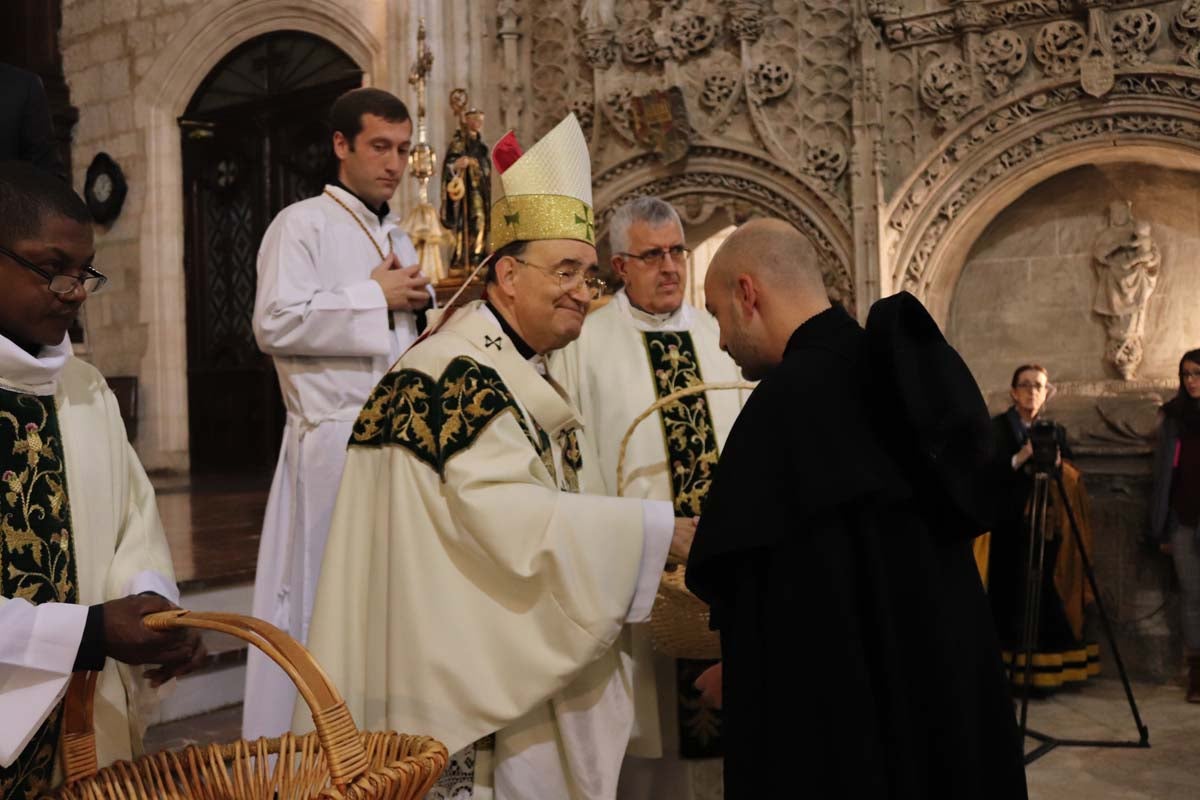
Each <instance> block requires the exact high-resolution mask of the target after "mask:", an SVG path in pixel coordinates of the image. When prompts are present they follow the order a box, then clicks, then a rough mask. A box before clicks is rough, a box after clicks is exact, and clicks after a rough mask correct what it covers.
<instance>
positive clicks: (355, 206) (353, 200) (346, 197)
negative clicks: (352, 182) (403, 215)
mask: <svg viewBox="0 0 1200 800" xmlns="http://www.w3.org/2000/svg"><path fill="white" fill-rule="evenodd" d="M325 191H326V192H328V193H329V194H331V195H333V196H334V197H336V198H337V199H338V200H341V201H342V202H343V203H345V204H346V208H348V209H350V211H351V213H353V214H355V215H357V216H359V217H361V218H362V219H363V220H364V221H366V222H369V223H371V224H372V225H374V226H378V227H389V226H395V225H398V224H399V221H398V219H397V217H396V212H395V211H392V210H389V211H388V214H387V216H386V217H384V218H383V222H382V223H381V222H380V221H379V215H378V214H376V213H375V212H374V211H372V210H371V209H370V208H368V207H367V204H366V203H364V202H363V201H362V200H360V199H359V198H358V195H356V194H354V193H353V192H348V191H346V190H345V189H343V188H342V187H340V186H335V185H334V184H332V183H327V184H325Z"/></svg>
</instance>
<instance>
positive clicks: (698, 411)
mask: <svg viewBox="0 0 1200 800" xmlns="http://www.w3.org/2000/svg"><path fill="white" fill-rule="evenodd" d="M644 336H645V339H646V352H647V353H648V354H649V356H650V372H651V378H652V379H653V380H654V389H655V392H656V393H657V394H658V397H659V398H660V399H661V398H663V397H666V396H667V395H669V394H671V393H673V392H677V391H679V390H680V389H687V388H689V387H692V386H696V385H699V384H701V383H703V382H704V379H703V377H701V374H700V362H699V360H698V359H697V358H696V349H695V347H694V346H693V345H692V337H691V334H689V333H688V332H687V331H679V332H655V331H647V332H645V334H644ZM658 416H659V419H660V420H662V430H663V440H664V442H665V444H666V447H667V463H668V464H669V465H670V472H671V491H672V496H673V497H674V500H675V515H676V516H679V517H698V516H700V508H701V506H702V505H703V504H704V498H705V497H706V496H707V495H708V487H709V485H710V484H711V483H712V472H713V468H714V467H715V466H716V464H717V459H718V458H719V457H720V451H719V449H718V447H717V434H716V431H715V429H714V428H713V422H712V414H711V413H710V412H709V408H708V400H707V399H705V396H704V395H703V394H697V395H693V396H691V397H685V398H682V399H680V400H676V401H675V402H674V403H671V404H670V405H668V406H666V407H664V408H662V409H660V410H659V412H658Z"/></svg>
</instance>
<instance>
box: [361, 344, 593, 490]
mask: <svg viewBox="0 0 1200 800" xmlns="http://www.w3.org/2000/svg"><path fill="white" fill-rule="evenodd" d="M505 413H512V414H513V416H515V417H516V419H517V422H518V423H519V424H520V426H521V430H522V431H524V432H525V436H526V438H528V439H529V443H530V444H531V445H532V446H533V449H534V450H536V451H537V454H538V457H539V458H540V459H541V461H542V463H543V464H544V465H545V467H546V470H547V471H548V472H549V473H550V475H551V477H552V478H554V481H555V482H556V483H558V484H559V486H560V487H561V488H562V489H563V490H564V491H569V492H576V493H577V492H578V491H579V477H578V471H579V469H580V467H581V466H582V458H581V455H580V450H579V444H578V442H577V441H576V438H575V431H574V429H571V430H568V431H565V432H564V433H563V434H562V441H561V442H560V444H561V445H562V449H563V473H564V474H563V477H562V480H561V481H560V480H559V478H558V470H557V469H555V466H554V454H553V448H552V447H551V446H550V437H549V435H548V434H547V433H546V432H545V431H544V430H542V427H541V426H540V425H538V424H537V422H536V421H535V420H533V419H532V418H530V420H528V421H527V420H526V419H525V415H524V414H522V413H521V409H520V408H519V407H518V406H517V401H516V398H514V397H513V395H512V392H511V391H509V389H508V387H507V386H505V385H504V381H503V380H501V378H500V375H499V374H498V373H497V372H496V371H495V370H494V369H492V368H491V367H488V366H486V365H484V364H480V363H479V362H478V361H476V360H475V359H473V358H470V357H468V356H459V357H458V358H455V359H454V360H453V361H451V362H450V363H449V364H448V365H447V366H446V369H445V371H444V372H442V374H441V376H440V377H438V378H437V379H436V380H435V379H434V378H432V377H430V376H429V375H426V374H425V373H423V372H421V371H419V370H415V369H402V370H398V371H396V372H389V373H388V374H387V375H384V376H383V379H382V380H380V382H379V384H378V385H377V386H376V387H375V391H374V392H372V393H371V397H370V398H368V400H367V403H366V405H365V406H364V407H363V410H362V412H361V413H360V414H359V415H358V420H357V421H356V422H355V423H354V433H353V434H352V435H351V437H350V446H351V447H356V446H357V447H383V446H388V445H399V446H400V447H403V448H405V449H407V450H408V451H409V452H410V453H412V454H413V455H414V456H416V457H417V458H418V459H420V460H421V461H423V462H425V463H426V464H427V465H428V466H429V467H430V468H431V469H433V470H435V471H436V472H437V473H438V474H439V475H442V476H444V475H445V466H446V462H448V461H449V460H450V459H451V458H453V457H454V456H456V455H457V454H459V453H461V452H463V451H464V450H467V449H469V448H470V447H471V444H472V443H473V442H474V441H475V439H476V438H477V437H478V436H479V434H480V433H482V432H483V431H484V430H485V429H486V428H487V426H488V425H490V424H491V423H492V421H493V420H495V419H496V418H498V417H499V416H500V415H501V414H505ZM530 423H532V424H530Z"/></svg>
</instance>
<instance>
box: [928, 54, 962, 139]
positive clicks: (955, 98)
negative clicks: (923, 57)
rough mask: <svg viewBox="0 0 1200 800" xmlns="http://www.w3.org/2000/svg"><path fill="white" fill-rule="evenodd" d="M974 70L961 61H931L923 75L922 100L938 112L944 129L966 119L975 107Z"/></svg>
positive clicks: (939, 120)
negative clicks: (972, 75) (972, 72)
mask: <svg viewBox="0 0 1200 800" xmlns="http://www.w3.org/2000/svg"><path fill="white" fill-rule="evenodd" d="M971 89H972V86H971V68H970V67H968V66H967V65H966V63H965V62H963V61H962V60H961V59H958V58H939V59H937V60H935V61H931V62H929V65H928V66H927V67H925V72H924V73H923V74H922V75H921V99H922V100H924V101H925V105H927V106H929V107H930V108H931V109H933V110H934V111H935V112H936V113H937V119H938V123H939V124H940V125H941V127H943V128H949V127H951V126H952V125H953V124H954V123H955V122H958V120H960V119H962V118H963V117H964V116H966V114H967V112H968V111H970V110H971V106H972V101H971V100H972V98H971V95H972V91H971Z"/></svg>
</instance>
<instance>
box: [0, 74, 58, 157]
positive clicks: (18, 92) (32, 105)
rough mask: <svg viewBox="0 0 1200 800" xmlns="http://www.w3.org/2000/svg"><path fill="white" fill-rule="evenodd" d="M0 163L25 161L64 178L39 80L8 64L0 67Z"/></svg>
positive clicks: (48, 110)
mask: <svg viewBox="0 0 1200 800" xmlns="http://www.w3.org/2000/svg"><path fill="white" fill-rule="evenodd" d="M0 161H28V162H30V163H32V164H34V165H36V166H38V167H41V168H42V169H44V170H46V171H47V172H52V173H54V174H55V175H58V176H59V177H60V178H65V177H66V175H65V173H64V170H63V165H62V162H61V161H59V158H58V152H57V151H56V150H55V147H54V126H53V124H52V123H51V121H50V105H49V103H48V102H47V101H46V90H45V89H44V88H42V80H41V78H39V77H38V76H37V75H35V74H33V73H32V72H28V71H26V70H23V69H19V68H17V67H14V66H12V65H11V64H0Z"/></svg>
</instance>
